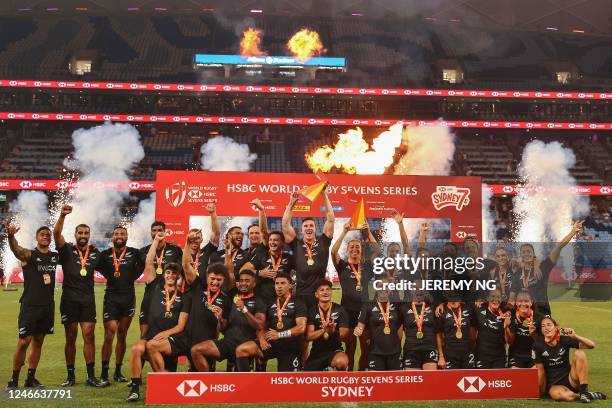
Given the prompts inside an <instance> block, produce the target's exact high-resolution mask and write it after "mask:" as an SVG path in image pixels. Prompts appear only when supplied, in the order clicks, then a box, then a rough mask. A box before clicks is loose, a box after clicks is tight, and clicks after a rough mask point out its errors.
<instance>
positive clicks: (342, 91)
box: [336, 88, 344, 94]
mask: <svg viewBox="0 0 612 408" xmlns="http://www.w3.org/2000/svg"><path fill="white" fill-rule="evenodd" d="M336 92H338V93H339V94H341V93H344V89H342V88H338V90H337V91H336Z"/></svg>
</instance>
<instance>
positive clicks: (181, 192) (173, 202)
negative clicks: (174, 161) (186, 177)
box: [165, 181, 187, 208]
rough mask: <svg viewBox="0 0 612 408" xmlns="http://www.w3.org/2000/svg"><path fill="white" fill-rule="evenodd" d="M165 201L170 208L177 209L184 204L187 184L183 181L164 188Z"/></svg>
mask: <svg viewBox="0 0 612 408" xmlns="http://www.w3.org/2000/svg"><path fill="white" fill-rule="evenodd" d="M165 193H166V201H167V202H168V204H170V206H172V207H174V208H177V207H179V206H180V205H181V204H183V203H184V202H185V197H186V195H187V184H186V183H185V182H184V181H178V182H176V183H174V184H172V185H171V186H168V187H166V190H165Z"/></svg>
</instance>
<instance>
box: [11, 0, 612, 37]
mask: <svg viewBox="0 0 612 408" xmlns="http://www.w3.org/2000/svg"><path fill="white" fill-rule="evenodd" d="M128 10H129V12H132V13H139V12H144V13H164V12H166V13H212V14H223V15H224V16H232V15H244V14H251V13H253V14H260V13H263V14H275V15H279V14H280V15H288V16H292V15H295V16H304V15H308V16H315V17H317V16H318V17H337V16H346V17H354V18H360V17H361V16H365V17H368V16H370V17H379V18H390V17H393V18H406V19H411V18H427V19H429V20H431V21H440V22H447V23H449V24H452V23H454V24H457V23H465V24H469V25H473V26H486V27H491V26H498V27H500V28H515V29H525V30H537V31H540V30H544V31H559V32H575V33H577V34H581V33H582V32H584V33H586V34H594V35H612V24H610V21H612V7H610V0H536V1H534V0H494V1H491V0H426V1H425V0H300V1H295V0H120V1H118V0H2V1H0V13H2V14H3V15H7V14H15V13H24V14H25V13H28V12H32V13H35V12H48V13H68V12H70V13H75V12H85V13H128Z"/></svg>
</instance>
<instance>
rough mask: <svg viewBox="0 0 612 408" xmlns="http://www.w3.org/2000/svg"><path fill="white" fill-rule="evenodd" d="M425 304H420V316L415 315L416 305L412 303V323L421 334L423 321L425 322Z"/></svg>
mask: <svg viewBox="0 0 612 408" xmlns="http://www.w3.org/2000/svg"><path fill="white" fill-rule="evenodd" d="M425 307H426V305H425V303H423V304H421V314H420V316H419V315H417V310H416V304H415V303H414V302H412V313H413V314H414V322H415V323H416V325H417V331H418V332H421V333H423V321H424V320H425Z"/></svg>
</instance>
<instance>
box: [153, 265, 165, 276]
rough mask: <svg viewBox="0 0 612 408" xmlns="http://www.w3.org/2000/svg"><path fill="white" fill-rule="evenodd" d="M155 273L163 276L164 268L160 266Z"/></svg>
mask: <svg viewBox="0 0 612 408" xmlns="http://www.w3.org/2000/svg"><path fill="white" fill-rule="evenodd" d="M155 272H156V273H157V274H158V275H161V274H162V273H164V270H163V269H162V267H161V266H158V267H157V269H156V270H155Z"/></svg>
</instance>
